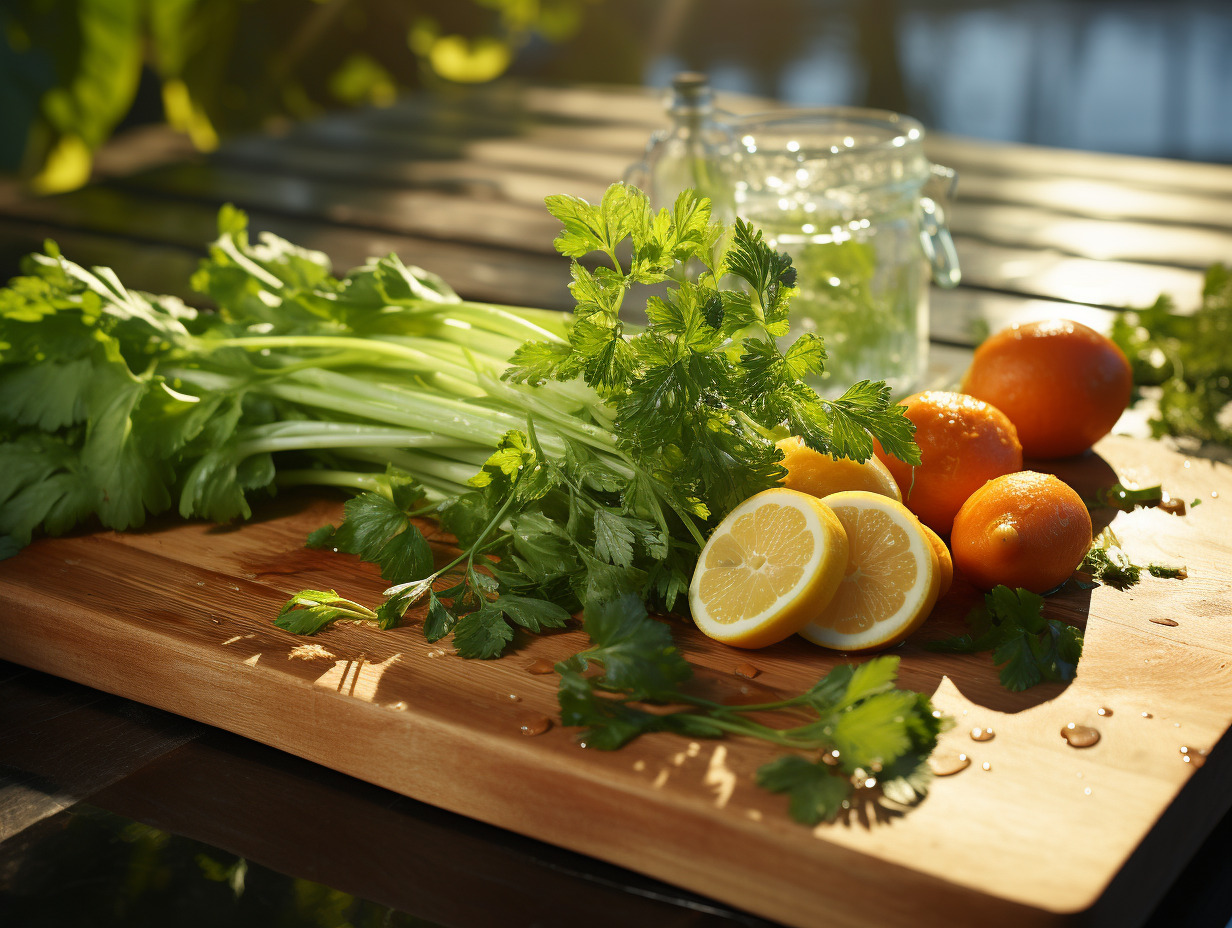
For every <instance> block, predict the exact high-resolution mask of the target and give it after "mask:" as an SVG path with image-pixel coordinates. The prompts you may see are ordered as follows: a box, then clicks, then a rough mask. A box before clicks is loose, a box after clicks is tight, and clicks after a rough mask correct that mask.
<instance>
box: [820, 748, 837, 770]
mask: <svg viewBox="0 0 1232 928" xmlns="http://www.w3.org/2000/svg"><path fill="white" fill-rule="evenodd" d="M840 756H841V755H840V754H839V752H838V751H827V752H826V753H825V754H822V755H821V762H822V763H823V764H825V765H826V766H827V767H835V766H838V759H839V757H840Z"/></svg>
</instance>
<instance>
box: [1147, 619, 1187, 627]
mask: <svg viewBox="0 0 1232 928" xmlns="http://www.w3.org/2000/svg"><path fill="white" fill-rule="evenodd" d="M1151 621H1152V622H1154V623H1155V624H1156V625H1166V626H1168V627H1169V628H1176V627H1177V626H1178V625H1180V624H1181V623H1180V622H1178V621H1177V620H1176V619H1151Z"/></svg>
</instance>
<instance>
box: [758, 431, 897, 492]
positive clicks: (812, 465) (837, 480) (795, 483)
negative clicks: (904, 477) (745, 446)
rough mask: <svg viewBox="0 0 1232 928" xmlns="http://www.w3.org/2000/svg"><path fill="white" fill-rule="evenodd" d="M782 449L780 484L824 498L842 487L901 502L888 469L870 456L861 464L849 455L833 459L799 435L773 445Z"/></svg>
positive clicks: (876, 458) (892, 476)
mask: <svg viewBox="0 0 1232 928" xmlns="http://www.w3.org/2000/svg"><path fill="white" fill-rule="evenodd" d="M775 447H776V448H778V449H779V450H780V451H782V452H783V461H782V463H783V466H784V467H785V468H787V476H786V477H784V478H783V486H785V487H787V488H788V489H792V490H799V491H800V492H801V493H809V494H811V495H813V496H816V497H818V498H824V497H826V496H829V495H830V494H831V493H840V492H842V491H843V490H868V491H869V492H870V493H880V494H881V495H882V496H888V497H890V498H891V499H895V500H898V501H899V502H900V503H901V502H902V501H903V493H902V490H900V489H899V488H898V483H897V481H895V479H894V475H893V474H891V473H890V469H889V468H888V467H886V466H885V464H883V463H882V462H881V459H880V458H878V457H876V456H873V457H870V458H869V459H868V460H867V461H865V462H864V463H860V462H859V461H852V460H849V459H848V458H833V457H831V456H830V455H828V454H822V453H821V452H820V451H814V450H813V449H812V448H810V447H809V446H808V445H806V444H805V443H804V440H803V439H801V438H799V437H798V436H795V435H792V436H791V437H790V438H784V439H781V440H780V441H778V442H777V443H776V444H775Z"/></svg>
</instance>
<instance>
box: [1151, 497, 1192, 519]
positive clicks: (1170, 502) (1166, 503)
mask: <svg viewBox="0 0 1232 928" xmlns="http://www.w3.org/2000/svg"><path fill="white" fill-rule="evenodd" d="M1155 508H1156V509H1162V510H1163V511H1164V512H1167V513H1171V514H1172V515H1174V516H1183V515H1184V514H1185V501H1184V500H1183V499H1164V500H1160V501H1159V502H1158V503H1156V504H1155Z"/></svg>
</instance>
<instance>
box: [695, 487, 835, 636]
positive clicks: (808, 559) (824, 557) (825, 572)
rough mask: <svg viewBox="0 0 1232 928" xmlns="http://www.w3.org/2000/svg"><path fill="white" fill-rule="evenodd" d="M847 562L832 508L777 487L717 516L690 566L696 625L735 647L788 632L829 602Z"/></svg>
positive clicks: (811, 497)
mask: <svg viewBox="0 0 1232 928" xmlns="http://www.w3.org/2000/svg"><path fill="white" fill-rule="evenodd" d="M846 565H847V537H846V535H844V533H843V526H842V525H841V524H840V523H839V520H838V518H837V517H836V516H835V515H834V513H833V512H831V511H830V508H829V507H828V506H827V505H826V504H825V503H823V502H822V501H821V500H819V499H817V498H816V497H814V496H809V495H808V494H806V493H798V492H796V491H795V490H787V489H783V488H779V487H776V488H774V489H771V490H764V491H762V492H761V493H758V494H757V495H755V496H751V497H749V498H748V499H746V500H745V501H744V502H743V503H741V504H740V505H739V506H737V507H736V508H735V509H733V510H732V511H731V512H730V513H728V515H727V518H725V519H724V520H723V521H722V522H720V523H719V527H718V528H716V529H715V530H714V534H713V535H711V536H710V540H709V541H707V542H706V546H705V547H704V548H702V553H701V557H699V558H698V559H697V568H696V569H695V570H694V571H693V582H692V583H690V584H689V606H690V608H691V609H692V610H693V621H694V622H696V623H697V627H698V628H700V629H701V630H702V631H703V632H705V633H706V634H707V635H709V636H710V637H711V638H715V639H717V640H719V641H722V642H725V643H727V644H731V645H735V646H736V647H740V648H762V647H765V646H766V645H769V644H774V643H775V642H776V641H782V640H783V639H784V638H787V637H788V636H789V635H794V634H795V633H796V632H798V631H800V629H801V628H803V627H804V626H805V625H807V624H808V623H809V621H810V620H811V619H813V618H814V617H815V616H816V615H817V614H818V613H819V612H820V611H821V609H822V608H823V607H824V606H825V605H826V603H828V602H829V601H830V597H832V596H833V595H834V591H835V590H836V589H837V588H838V585H839V581H840V580H842V578H843V570H844V568H845V567H846Z"/></svg>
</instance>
